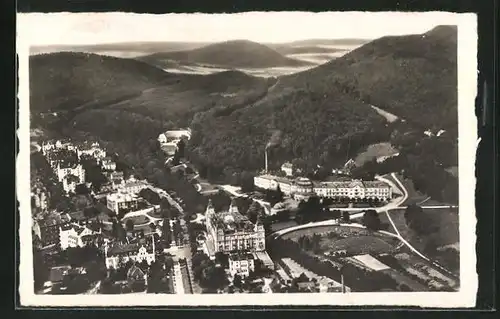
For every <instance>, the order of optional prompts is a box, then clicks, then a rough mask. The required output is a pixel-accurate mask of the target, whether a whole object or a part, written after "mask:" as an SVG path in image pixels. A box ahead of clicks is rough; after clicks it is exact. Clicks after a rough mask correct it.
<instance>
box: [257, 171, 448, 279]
mask: <svg viewBox="0 0 500 319" xmlns="http://www.w3.org/2000/svg"><path fill="white" fill-rule="evenodd" d="M391 177H392V178H393V179H394V180H395V181H396V183H397V187H398V188H399V189H400V190H401V191H402V193H403V197H402V198H401V199H399V200H398V201H397V202H392V203H389V204H388V205H386V206H384V207H378V208H377V209H375V210H376V211H377V212H378V213H379V214H380V213H385V214H386V215H387V217H388V219H389V222H390V223H391V225H392V227H393V228H394V231H395V232H396V234H394V233H391V232H387V231H379V232H380V233H383V234H385V235H388V236H391V237H395V238H398V239H399V240H400V241H401V242H402V243H403V244H404V245H406V246H407V247H408V248H409V249H410V250H411V251H413V252H414V253H415V254H416V255H418V256H419V257H421V258H423V259H424V260H426V261H427V262H429V263H431V264H432V265H433V266H435V267H436V268H438V269H440V270H441V271H443V272H445V273H446V274H447V275H449V276H451V277H453V278H456V276H455V274H453V273H452V272H451V271H449V270H448V269H446V268H445V267H443V266H441V265H440V264H438V263H436V262H435V261H433V260H431V259H430V258H428V257H427V256H425V255H424V254H422V253H421V252H419V251H418V250H417V249H416V248H415V247H413V246H412V245H411V244H410V243H409V242H408V241H407V240H406V239H404V238H403V237H402V236H401V234H400V233H399V231H398V229H397V227H396V225H395V224H394V222H393V220H392V219H391V217H390V215H389V211H390V210H394V209H403V208H406V207H405V206H400V205H401V204H402V203H404V202H405V201H406V199H407V198H408V191H407V190H406V188H405V187H404V185H403V183H401V181H400V180H399V179H398V178H397V177H396V174H394V173H391ZM377 179H379V180H381V181H385V182H387V183H388V184H390V185H391V186H393V187H395V186H396V185H394V183H392V181H390V180H387V179H385V178H383V177H381V176H377ZM449 207H456V206H425V207H422V208H449ZM342 210H349V211H358V210H366V208H362V209H357V208H356V209H355V208H351V209H342ZM363 214H364V213H362V212H360V213H355V214H351V215H350V217H351V219H356V218H360V217H362V216H363ZM319 226H350V227H360V228H365V227H364V226H363V225H361V224H357V223H350V224H341V223H339V221H338V220H336V219H329V220H325V221H320V222H311V223H308V224H304V225H297V226H292V227H289V228H285V229H281V230H279V231H276V232H274V233H271V234H270V235H269V236H268V237H267V238H270V237H271V238H273V239H276V238H279V237H280V236H283V235H284V234H287V233H290V232H293V231H296V230H299V229H306V228H314V227H319Z"/></svg>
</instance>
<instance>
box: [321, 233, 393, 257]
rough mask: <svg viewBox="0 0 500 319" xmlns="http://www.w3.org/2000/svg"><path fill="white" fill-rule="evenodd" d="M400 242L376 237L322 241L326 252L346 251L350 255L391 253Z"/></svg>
mask: <svg viewBox="0 0 500 319" xmlns="http://www.w3.org/2000/svg"><path fill="white" fill-rule="evenodd" d="M397 243H399V240H397V239H393V238H389V237H388V238H387V239H382V238H381V237H376V236H359V237H348V238H342V239H330V238H328V237H326V236H325V237H323V238H322V239H321V249H322V250H324V251H338V250H346V251H347V253H348V254H349V255H362V254H375V255H378V254H383V253H389V252H391V251H392V250H393V249H394V248H395V246H396V245H397Z"/></svg>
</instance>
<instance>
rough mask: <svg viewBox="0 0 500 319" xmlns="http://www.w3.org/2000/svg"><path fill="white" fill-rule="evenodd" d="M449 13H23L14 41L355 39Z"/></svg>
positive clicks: (419, 25)
mask: <svg viewBox="0 0 500 319" xmlns="http://www.w3.org/2000/svg"><path fill="white" fill-rule="evenodd" d="M456 17H457V15H455V14H453V13H442V12H429V13H403V12H400V13H397V12H391V13H387V12H381V13H378V12H377V13H371V12H370V13H364V12H321V13H308V12H249V13H239V14H164V15H151V14H135V13H48V14H47V13H28V14H18V19H17V21H18V36H20V37H21V38H22V39H23V41H27V42H29V45H31V46H45V45H88V44H104V43H119V42H162V41H182V42H218V41H227V40H236V39H246V40H250V41H256V42H264V43H272V42H274V43H279V42H290V41H295V40H303V39H339V38H360V39H375V38H379V37H382V36H385V35H404V34H416V33H423V32H426V31H428V30H430V29H432V28H433V27H435V26H437V25H440V24H456Z"/></svg>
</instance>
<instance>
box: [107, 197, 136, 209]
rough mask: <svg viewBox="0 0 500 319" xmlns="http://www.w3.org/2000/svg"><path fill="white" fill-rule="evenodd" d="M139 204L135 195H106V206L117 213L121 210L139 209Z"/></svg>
mask: <svg viewBox="0 0 500 319" xmlns="http://www.w3.org/2000/svg"><path fill="white" fill-rule="evenodd" d="M138 204H139V199H138V197H137V196H136V195H135V194H130V193H113V194H109V195H106V206H107V207H108V208H109V209H110V210H112V211H113V212H115V213H118V212H119V211H120V209H127V210H134V209H137V206H138Z"/></svg>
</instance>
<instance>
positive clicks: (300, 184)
mask: <svg viewBox="0 0 500 319" xmlns="http://www.w3.org/2000/svg"><path fill="white" fill-rule="evenodd" d="M254 185H255V187H257V188H261V189H271V190H278V189H279V190H281V191H282V192H283V194H285V195H287V196H292V197H294V198H297V199H307V198H308V197H309V196H311V195H313V183H312V182H311V180H310V179H308V178H306V177H298V178H296V179H292V178H288V177H280V176H275V175H269V174H266V175H261V176H256V177H254Z"/></svg>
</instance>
